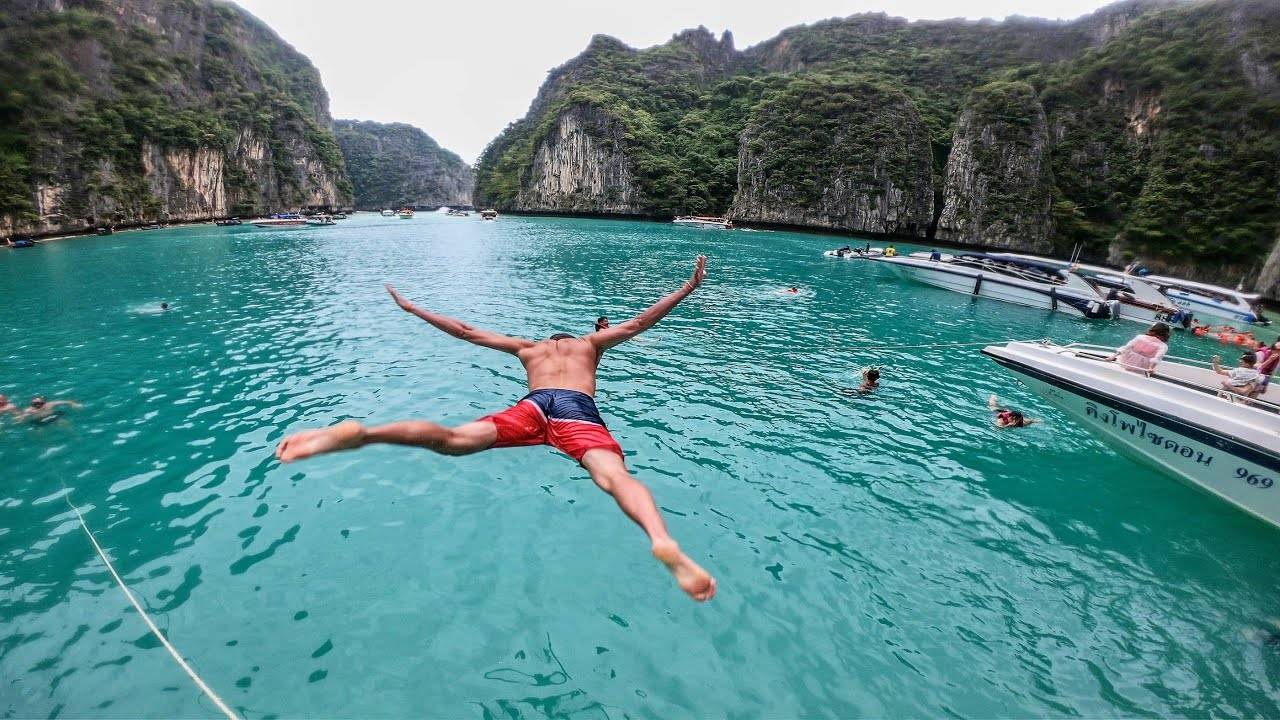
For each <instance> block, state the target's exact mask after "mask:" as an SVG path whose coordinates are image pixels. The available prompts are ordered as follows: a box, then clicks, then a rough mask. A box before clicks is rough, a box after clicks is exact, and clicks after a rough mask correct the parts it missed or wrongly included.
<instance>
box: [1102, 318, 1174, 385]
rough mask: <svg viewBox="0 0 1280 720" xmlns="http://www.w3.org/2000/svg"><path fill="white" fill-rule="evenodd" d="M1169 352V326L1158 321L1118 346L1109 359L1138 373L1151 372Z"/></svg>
mask: <svg viewBox="0 0 1280 720" xmlns="http://www.w3.org/2000/svg"><path fill="white" fill-rule="evenodd" d="M1167 352H1169V326H1168V325H1165V324H1164V323H1162V322H1158V323H1156V324H1155V325H1152V326H1151V329H1150V330H1147V331H1146V332H1145V333H1143V334H1141V335H1138V336H1137V337H1135V338H1134V339H1132V340H1130V341H1129V342H1127V343H1125V344H1124V346H1123V347H1120V348H1118V349H1117V350H1116V351H1115V352H1114V353H1113V354H1112V355H1111V357H1108V358H1107V360H1111V361H1114V362H1118V363H1120V367H1122V368H1124V369H1125V370H1129V371H1131V372H1136V373H1150V372H1151V371H1152V370H1155V369H1156V365H1157V364H1158V363H1159V362H1160V360H1161V359H1162V358H1163V357H1164V354H1165V353H1167Z"/></svg>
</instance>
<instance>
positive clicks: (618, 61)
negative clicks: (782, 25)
mask: <svg viewBox="0 0 1280 720" xmlns="http://www.w3.org/2000/svg"><path fill="white" fill-rule="evenodd" d="M800 81H805V82H813V83H817V84H823V83H828V84H834V85H836V86H838V85H840V84H849V83H856V82H869V83H871V84H872V85H874V86H878V87H881V88H884V89H886V93H887V94H885V95H884V97H892V98H896V99H895V100H893V101H892V102H890V103H889V104H888V105H886V106H885V110H886V113H887V114H890V115H895V116H899V117H901V118H902V119H903V123H902V124H899V125H894V126H892V127H888V128H880V129H872V128H876V127H877V118H876V115H875V113H874V112H870V111H868V112H863V111H861V110H859V109H857V108H856V107H855V106H852V105H851V106H850V107H849V108H846V109H842V110H835V111H833V109H832V107H830V106H831V105H833V104H838V103H833V102H829V101H831V99H832V98H834V97H835V95H833V94H831V93H827V94H823V93H821V92H817V93H813V94H811V95H809V96H806V97H792V98H789V99H786V102H785V103H783V100H784V99H785V98H787V93H788V92H790V90H789V88H790V86H791V85H792V84H793V83H796V82H800ZM900 98H907V99H909V102H910V104H911V105H913V106H914V110H915V115H916V116H918V119H919V123H918V124H913V123H912V121H911V120H910V118H911V113H910V112H908V111H907V110H906V109H905V107H906V106H905V105H904V104H903V102H902V101H901V100H900ZM1277 100H1280V2H1276V1H1275V0H1125V1H1124V2H1119V3H1116V4H1114V5H1111V6H1108V7H1105V8H1103V9H1101V10H1099V11H1097V12H1095V13H1092V14H1090V15H1087V16H1084V17H1082V18H1079V19H1077V20H1072V21H1044V20H1035V19H1027V18H1009V19H1008V20H1005V21H1003V22H991V21H975V22H969V21H922V22H908V21H906V20H902V19H898V18H891V17H888V16H886V15H883V14H864V15H855V16H852V17H849V18H843V19H834V20H825V21H821V22H817V23H813V24H810V25H804V26H799V27H795V28H790V29H788V30H784V31H783V32H782V33H780V34H779V35H778V36H777V37H776V38H773V39H771V40H766V41H764V42H762V43H759V44H758V45H755V46H753V47H751V48H749V49H747V50H745V51H741V52H739V51H736V50H734V49H733V48H732V44H731V43H730V42H728V38H724V39H722V40H720V41H717V40H716V39H715V38H714V37H713V36H712V35H711V34H710V33H709V32H707V31H705V30H702V29H699V30H694V31H689V32H686V33H681V34H680V35H677V36H676V37H674V38H673V39H672V40H671V42H668V43H666V44H664V45H660V46H656V47H652V48H647V49H642V50H637V49H633V48H629V47H627V46H626V45H624V44H622V43H620V42H618V41H617V40H614V39H612V38H605V37H602V36H600V37H596V38H594V39H593V40H592V42H591V45H590V46H589V47H588V48H587V50H586V51H585V52H583V53H582V54H581V55H579V56H578V57H576V58H574V59H573V60H571V61H570V62H568V63H566V64H565V65H563V66H561V67H560V68H557V69H556V70H554V71H553V72H552V73H551V74H550V75H549V76H548V79H547V82H546V83H545V84H544V85H543V87H542V89H541V90H540V91H539V93H538V96H537V98H536V99H535V100H534V102H533V104H532V106H531V107H530V110H529V113H528V114H527V115H526V116H525V117H524V118H522V119H520V120H518V121H516V122H514V123H512V124H511V125H510V126H508V128H507V129H506V130H505V131H504V132H503V133H502V135H500V136H499V137H498V138H496V139H495V140H494V141H493V143H491V144H490V146H489V148H488V149H486V151H485V153H484V155H483V156H482V157H481V159H480V162H479V163H478V164H477V168H476V193H477V195H478V196H479V197H482V198H486V200H483V201H482V202H493V203H495V204H497V205H498V206H499V207H509V208H513V209H514V208H517V207H527V208H531V209H532V208H537V209H542V210H576V211H580V212H619V211H621V210H610V209H608V208H613V207H619V205H618V203H617V200H616V197H613V198H606V197H605V196H606V195H608V194H609V193H614V194H615V196H616V195H617V194H618V193H619V188H617V187H614V186H613V185H612V184H611V183H612V182H613V181H611V180H610V179H609V177H618V178H622V177H625V178H626V181H627V183H628V189H627V191H626V193H627V196H628V197H629V198H633V199H632V200H631V201H629V202H627V203H624V204H623V205H624V206H625V207H626V209H625V212H628V213H632V212H638V213H642V214H649V215H654V216H662V215H668V216H669V215H672V214H680V213H691V212H692V213H699V214H701V213H717V214H718V213H722V212H725V211H726V210H729V209H730V207H732V212H733V213H734V214H735V215H737V216H738V217H739V218H740V219H743V220H753V219H754V220H760V221H768V222H780V223H787V224H795V225H806V226H814V227H826V228H844V229H851V230H859V231H876V232H887V233H894V234H900V235H905V236H908V237H916V238H921V239H925V238H931V237H937V238H945V239H947V240H950V241H952V242H956V243H961V244H972V245H978V246H998V247H1005V248H1010V249H1017V250H1025V251H1034V252H1053V253H1055V254H1058V255H1061V256H1066V255H1068V254H1069V253H1070V252H1071V250H1072V248H1073V247H1079V248H1081V249H1082V251H1083V253H1084V255H1083V256H1084V258H1085V259H1086V260H1089V261H1098V262H1100V261H1108V260H1109V261H1110V262H1112V263H1118V264H1124V263H1125V262H1127V261H1128V260H1130V259H1133V258H1135V257H1137V258H1139V259H1141V260H1142V261H1143V262H1144V263H1146V264H1147V265H1148V266H1150V267H1153V268H1167V269H1169V270H1171V271H1172V270H1176V271H1177V272H1178V273H1179V274H1183V275H1187V276H1189V277H1191V278H1193V279H1201V280H1208V281H1216V282H1226V283H1229V284H1232V285H1234V284H1236V283H1237V282H1238V281H1239V280H1240V278H1242V277H1244V278H1246V284H1251V283H1261V284H1260V285H1258V286H1259V287H1263V286H1268V287H1269V286H1270V285H1274V284H1275V283H1272V282H1271V281H1269V280H1267V278H1268V277H1270V275H1268V273H1273V274H1274V273H1275V272H1280V271H1273V270H1272V269H1268V268H1271V267H1272V266H1273V265H1276V264H1277V263H1280V261H1276V262H1273V263H1271V264H1268V263H1267V258H1268V257H1269V254H1270V253H1271V250H1272V248H1273V247H1274V246H1275V245H1276V228H1277V226H1280V202H1278V201H1277V198H1280V175H1278V174H1277V173H1276V172H1275V168H1276V167H1278V166H1280V102H1277ZM780 103H782V104H780ZM786 103H790V104H789V105H786ZM575 104H585V105H589V106H590V107H593V108H596V109H598V110H599V111H601V112H602V113H604V114H605V115H607V116H608V117H611V118H614V119H616V120H617V122H618V124H619V127H620V128H621V142H619V143H617V144H616V145H615V146H614V148H615V149H616V152H613V151H611V153H610V154H609V155H608V158H607V160H600V159H597V160H596V161H593V162H592V163H589V164H580V165H578V166H577V167H578V168H580V169H585V168H587V167H593V168H594V167H598V166H599V163H600V162H604V163H605V164H607V165H610V166H614V167H616V168H618V170H617V171H616V172H614V173H613V175H612V176H610V175H605V174H601V173H598V172H597V174H596V176H594V177H593V178H592V179H591V180H590V181H587V180H586V178H585V176H583V177H580V178H576V179H574V178H572V177H570V176H572V175H574V174H575V173H577V172H579V170H574V169H572V163H567V162H565V161H564V160H563V159H562V160H559V161H552V160H551V156H550V155H548V151H549V148H550V146H549V145H547V144H546V143H544V142H543V139H544V138H546V137H548V133H550V132H552V131H553V130H554V132H556V133H559V132H560V123H561V122H562V116H563V113H564V112H565V109H566V108H567V107H569V106H570V105H575ZM784 105H785V108H788V109H787V111H786V112H785V113H783V112H782V111H783V110H784ZM855 105H856V103H855ZM784 114H785V115H786V117H785V119H783V120H778V119H776V118H777V117H781V115H784ZM921 127H922V128H923V129H924V132H925V134H926V135H927V140H926V142H927V145H928V153H927V155H928V157H929V160H930V168H929V172H928V173H925V172H922V171H921V166H920V165H918V163H919V162H920V158H921V157H922V156H923V155H925V154H926V153H920V152H917V150H918V149H919V148H920V146H921V143H920V142H919V137H918V133H917V132H916V130H917V129H918V128H921ZM860 137H876V138H878V139H880V138H882V139H883V140H884V141H885V142H884V144H883V147H882V149H883V150H884V152H883V153H882V154H877V153H876V152H871V153H863V152H861V150H860V149H859V150H857V151H856V152H852V151H851V149H858V148H861V144H860V142H859V141H858V138H860ZM872 145H873V146H874V145H875V143H873V144H872ZM908 147H910V148H913V149H912V150H910V151H899V150H894V149H893V148H908ZM593 152H596V151H593ZM597 154H598V153H597ZM842 158H843V159H842ZM535 168H537V170H536V171H535ZM549 168H560V169H559V170H556V171H554V172H552V173H550V174H549V172H548V169H549ZM623 170H625V171H626V172H625V173H624V172H622V171H623ZM582 171H583V172H585V170H582ZM566 173H567V174H566ZM926 176H929V177H928V182H926ZM553 177H554V180H552V178H553ZM549 183H550V184H549ZM535 185H537V187H535ZM552 185H554V186H555V187H556V188H557V189H556V190H555V191H554V192H553V191H551V189H550V188H551V187H552ZM930 185H931V186H932V187H933V189H934V191H935V196H934V199H933V202H932V209H933V212H935V213H937V217H936V219H933V218H931V219H932V220H933V222H922V221H921V218H922V215H924V214H927V212H926V209H927V208H928V206H929V203H928V202H927V201H926V200H925V199H924V197H923V193H924V192H925V191H927V188H928V187H929V186H930ZM535 197H536V198H538V200H537V201H536V202H529V199H530V198H535ZM1271 292H1280V288H1276V289H1273V290H1271Z"/></svg>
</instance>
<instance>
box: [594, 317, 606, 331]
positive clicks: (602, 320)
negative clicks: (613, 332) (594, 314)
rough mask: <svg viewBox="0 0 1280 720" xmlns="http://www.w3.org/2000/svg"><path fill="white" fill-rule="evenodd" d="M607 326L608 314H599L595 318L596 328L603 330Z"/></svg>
mask: <svg viewBox="0 0 1280 720" xmlns="http://www.w3.org/2000/svg"><path fill="white" fill-rule="evenodd" d="M607 327H609V318H608V316H606V315H601V316H600V317H598V318H596V330H604V329H605V328H607Z"/></svg>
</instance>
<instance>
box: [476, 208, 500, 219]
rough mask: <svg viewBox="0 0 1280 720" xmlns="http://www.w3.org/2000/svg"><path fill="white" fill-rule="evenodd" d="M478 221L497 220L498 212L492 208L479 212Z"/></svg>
mask: <svg viewBox="0 0 1280 720" xmlns="http://www.w3.org/2000/svg"><path fill="white" fill-rule="evenodd" d="M480 219H481V220H497V219H498V211H497V210H494V209H493V208H489V209H488V210H481V211H480Z"/></svg>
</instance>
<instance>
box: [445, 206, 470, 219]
mask: <svg viewBox="0 0 1280 720" xmlns="http://www.w3.org/2000/svg"><path fill="white" fill-rule="evenodd" d="M445 215H448V216H449V217H471V213H469V212H467V211H466V210H457V209H455V208H449V209H448V210H446V211H445Z"/></svg>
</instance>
